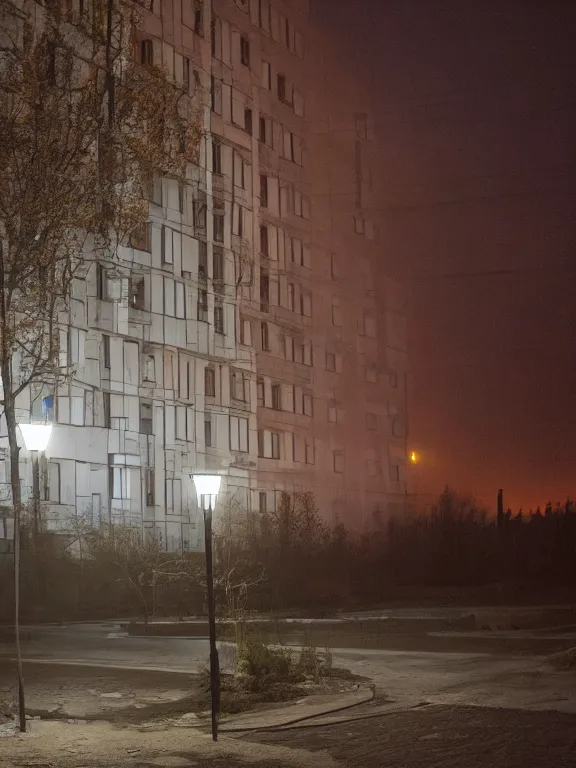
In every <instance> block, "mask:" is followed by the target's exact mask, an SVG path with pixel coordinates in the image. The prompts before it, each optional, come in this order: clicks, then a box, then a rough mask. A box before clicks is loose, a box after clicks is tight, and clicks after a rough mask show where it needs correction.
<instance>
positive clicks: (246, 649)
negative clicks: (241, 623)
mask: <svg viewBox="0 0 576 768" xmlns="http://www.w3.org/2000/svg"><path fill="white" fill-rule="evenodd" d="M238 673H239V674H240V675H243V676H246V677H249V678H253V679H255V680H256V681H258V682H261V681H264V680H265V681H269V682H273V681H274V682H280V681H292V680H294V679H295V677H296V670H295V668H294V665H293V663H292V657H291V654H290V651H285V650H281V649H275V648H271V647H270V646H268V645H264V644H263V643H256V642H248V643H246V644H245V645H244V646H242V647H241V648H239V649H238Z"/></svg>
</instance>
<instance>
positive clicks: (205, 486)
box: [194, 475, 222, 496]
mask: <svg viewBox="0 0 576 768" xmlns="http://www.w3.org/2000/svg"><path fill="white" fill-rule="evenodd" d="M221 482H222V477H221V475H194V485H195V486H196V493H197V494H198V496H217V495H218V492H219V491H220V483H221Z"/></svg>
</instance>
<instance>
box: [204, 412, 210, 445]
mask: <svg viewBox="0 0 576 768" xmlns="http://www.w3.org/2000/svg"><path fill="white" fill-rule="evenodd" d="M204 445H205V446H206V447H207V448H211V447H212V415H211V414H209V413H206V414H205V415H204Z"/></svg>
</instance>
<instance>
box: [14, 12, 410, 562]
mask: <svg viewBox="0 0 576 768" xmlns="http://www.w3.org/2000/svg"><path fill="white" fill-rule="evenodd" d="M308 11H309V9H308V0H291V2H287V1H282V0H212V1H211V2H210V0H204V1H203V2H200V0H186V2H183V3H181V2H176V1H175V0H152V1H151V2H150V4H149V6H148V8H147V9H146V10H145V11H143V23H142V28H141V30H140V32H139V37H138V43H137V49H136V51H135V55H137V56H140V57H141V58H142V60H143V61H144V62H147V61H148V62H154V63H158V64H161V65H162V66H164V67H165V68H166V70H167V71H168V72H169V73H170V74H171V75H172V76H173V77H174V79H175V80H176V81H177V82H179V83H181V84H182V87H183V88H185V89H186V90H187V91H188V93H189V94H190V95H191V96H192V97H193V99H194V102H195V104H196V106H197V108H198V113H199V116H200V119H201V121H202V125H203V139H202V145H201V148H200V157H199V163H198V166H197V167H195V168H193V169H190V172H189V178H188V183H187V184H178V183H177V182H176V181H174V180H172V179H159V180H158V181H157V183H156V184H155V185H154V189H153V190H152V191H151V201H150V222H149V225H148V227H147V228H146V230H145V231H143V232H142V233H140V234H139V236H138V237H135V238H133V240H132V242H131V244H130V246H129V247H124V248H122V249H121V250H120V253H119V258H118V259H116V260H115V261H114V262H110V263H106V262H102V261H99V262H97V261H94V263H92V264H90V267H89V268H87V270H86V273H85V275H84V276H83V278H82V279H78V280H77V281H75V284H74V290H73V295H72V297H71V302H70V310H69V313H68V316H67V317H66V318H62V321H63V325H62V331H61V347H62V350H63V351H62V354H63V355H65V356H66V363H67V364H68V365H71V366H72V367H73V369H74V376H73V378H72V380H71V381H69V382H67V383H66V384H63V385H62V386H60V388H59V389H58V392H57V393H56V394H55V395H54V394H53V393H49V392H43V391H42V390H41V389H38V390H37V391H26V392H23V393H22V395H21V397H20V401H19V412H18V418H19V420H20V421H21V422H29V421H39V420H46V419H49V420H51V421H53V422H54V427H53V432H52V437H51V440H50V443H49V446H48V449H47V452H46V457H45V458H44V459H43V461H42V467H41V470H42V479H41V495H42V498H43V500H44V503H45V506H46V522H47V525H48V527H49V528H50V529H52V530H60V531H66V530H68V529H69V528H70V521H71V520H73V519H74V517H75V516H76V515H78V514H80V515H82V516H85V517H86V518H87V519H88V520H89V521H91V522H92V523H93V524H94V525H98V524H100V523H101V522H111V523H119V522H122V523H127V524H131V525H134V526H136V527H138V526H141V527H142V528H143V529H144V530H153V531H155V532H156V534H157V535H159V536H161V538H162V540H163V542H164V543H165V545H166V547H167V548H169V549H183V550H193V549H196V548H197V547H199V546H200V537H201V526H200V525H199V521H198V509H197V502H196V495H195V491H194V488H193V483H192V480H191V474H192V473H193V472H194V471H215V472H219V473H222V474H223V476H224V478H225V482H224V487H223V492H222V497H221V500H222V502H223V501H224V500H227V501H232V502H233V503H235V504H236V505H238V507H241V508H244V509H247V510H249V511H253V512H255V513H262V512H265V511H269V510H271V509H272V508H273V507H274V505H275V504H276V501H277V498H278V494H279V493H280V492H281V491H283V490H287V491H289V492H292V491H304V490H310V491H312V492H313V493H314V495H315V497H316V500H317V503H318V506H319V509H320V512H321V514H322V515H323V517H324V518H325V519H326V520H327V521H328V522H330V523H333V522H341V523H344V524H346V525H348V526H350V527H353V528H356V529H370V528H372V527H374V526H376V525H379V524H381V521H382V519H383V517H384V516H385V515H386V513H388V512H390V511H392V510H394V511H398V510H399V509H400V508H401V505H402V503H403V501H404V496H405V459H406V445H405V439H406V428H405V422H406V401H405V383H406V376H405V372H406V340H405V325H406V323H405V317H404V314H403V312H404V306H403V297H402V293H401V291H400V290H399V288H398V286H397V285H396V283H395V282H394V281H393V280H391V279H389V278H387V277H386V271H387V270H386V262H385V257H384V254H383V245H382V243H381V241H380V239H379V227H378V220H379V216H380V212H379V209H378V189H377V179H376V178H371V176H370V173H371V169H372V173H373V175H374V177H375V176H376V174H375V173H374V169H375V168H376V167H377V163H378V158H377V148H378V147H377V143H376V142H375V141H374V138H373V125H372V122H371V118H370V115H369V109H368V108H367V107H366V103H369V99H368V97H367V96H366V95H365V94H363V93H361V90H360V89H359V88H358V85H357V83H355V82H354V80H353V79H351V78H350V77H349V76H347V75H346V73H342V72H340V71H339V69H338V67H337V65H336V64H335V59H334V57H333V56H332V54H331V53H330V49H329V46H328V45H326V43H325V42H324V41H323V40H322V38H321V35H320V34H319V33H317V32H316V31H315V30H314V29H313V28H312V26H311V24H310V20H309V12H308ZM3 434H5V428H4V430H3ZM1 443H2V444H4V445H5V443H6V441H5V438H2V439H1ZM21 461H22V476H23V478H24V494H25V495H26V493H28V494H30V493H31V487H32V474H31V472H32V470H31V461H30V456H28V455H27V453H26V451H25V450H22V452H21ZM0 472H3V473H4V477H2V476H1V475H0V482H2V483H3V490H2V492H3V493H4V495H5V496H6V497H8V495H9V490H8V485H7V480H8V473H7V470H6V461H2V462H0Z"/></svg>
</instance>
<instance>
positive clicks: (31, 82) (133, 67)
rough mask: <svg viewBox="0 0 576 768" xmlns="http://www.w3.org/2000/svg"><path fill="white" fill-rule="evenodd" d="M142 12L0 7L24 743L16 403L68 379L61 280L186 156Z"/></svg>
mask: <svg viewBox="0 0 576 768" xmlns="http://www.w3.org/2000/svg"><path fill="white" fill-rule="evenodd" d="M76 3H78V4H76ZM141 12H142V10H141V7H140V6H139V5H138V3H137V2H136V1H135V0H68V1H67V2H66V1H63V0H46V2H45V3H44V4H42V5H40V4H39V3H36V2H32V1H30V0H0V137H1V140H0V190H1V194H0V382H1V386H2V390H1V393H0V405H1V407H2V409H3V415H4V417H5V423H6V429H7V436H8V447H9V456H10V486H11V492H12V499H11V503H12V508H13V518H14V553H15V554H14V585H15V586H14V589H15V595H14V598H15V625H16V655H17V658H18V669H19V681H20V686H19V706H20V727H21V729H22V730H25V715H24V689H23V685H22V674H21V672H22V666H21V661H20V642H19V632H18V621H19V552H20V540H19V539H20V516H21V509H22V503H21V502H22V499H21V489H20V473H19V447H18V441H17V419H16V412H17V401H18V397H19V395H20V394H21V393H22V392H23V391H24V390H25V389H26V388H27V387H29V386H30V385H31V384H34V383H40V384H42V385H44V386H46V387H50V388H51V389H52V391H55V390H56V386H57V384H58V382H59V381H60V380H61V379H62V377H63V376H66V375H69V373H70V371H69V370H68V369H67V365H66V361H64V363H63V361H62V360H61V359H60V352H61V350H60V346H59V337H60V334H59V323H60V322H61V321H63V320H64V321H65V320H66V312H67V308H68V297H69V295H70V287H71V284H72V281H73V279H74V278H75V277H76V276H77V275H84V274H85V273H86V270H87V268H88V267H89V265H90V263H91V262H92V261H93V260H94V259H95V258H99V257H102V258H106V259H113V258H114V257H115V255H116V253H117V248H118V246H119V245H121V244H125V243H126V242H127V239H128V238H129V237H130V236H131V235H132V234H134V233H135V232H137V231H139V230H140V229H141V228H142V226H143V225H144V224H145V222H146V220H147V217H148V199H149V189H150V187H151V185H152V183H153V180H154V178H156V177H158V176H176V177H178V178H182V179H184V178H185V174H186V168H187V164H188V163H190V162H193V161H194V160H195V157H196V150H197V146H198V138H199V135H198V121H197V120H196V119H195V117H194V113H193V105H192V104H191V102H190V99H189V97H188V95H187V93H186V89H185V87H183V85H182V84H179V83H176V82H173V81H172V80H171V78H170V77H169V76H168V74H167V72H165V71H163V70H162V68H160V67H159V66H156V65H155V64H154V63H153V61H152V58H151V57H150V56H148V55H147V54H146V51H147V50H148V49H144V48H142V49H140V48H139V46H138V32H137V30H138V25H139V21H140V18H141ZM150 45H151V43H150ZM135 50H142V53H144V54H145V55H143V56H141V57H139V58H138V57H136V56H135V55H134V53H135Z"/></svg>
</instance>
